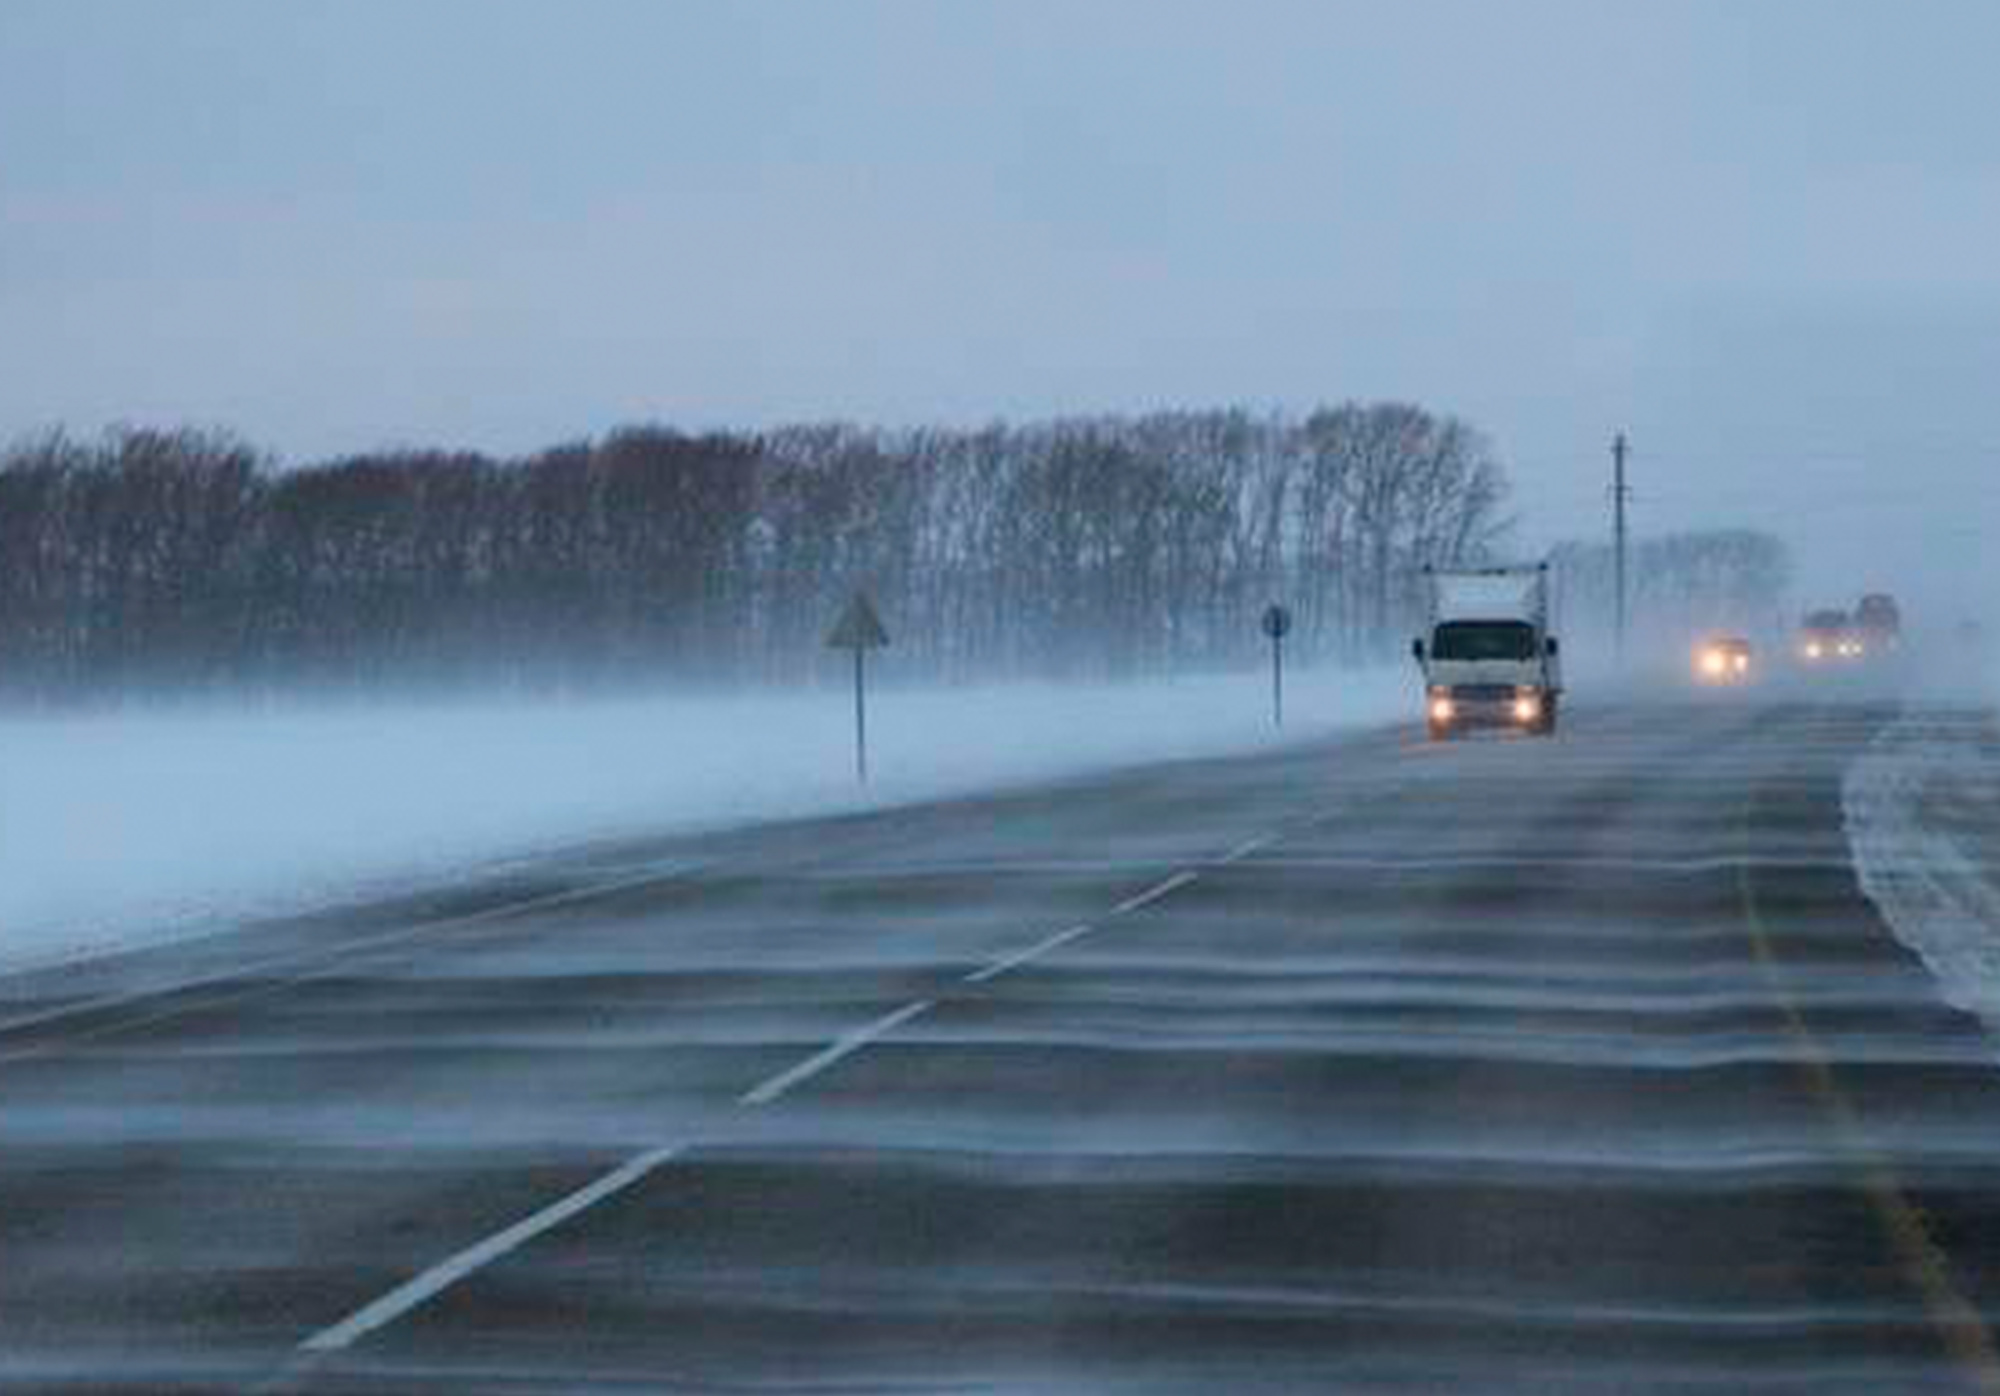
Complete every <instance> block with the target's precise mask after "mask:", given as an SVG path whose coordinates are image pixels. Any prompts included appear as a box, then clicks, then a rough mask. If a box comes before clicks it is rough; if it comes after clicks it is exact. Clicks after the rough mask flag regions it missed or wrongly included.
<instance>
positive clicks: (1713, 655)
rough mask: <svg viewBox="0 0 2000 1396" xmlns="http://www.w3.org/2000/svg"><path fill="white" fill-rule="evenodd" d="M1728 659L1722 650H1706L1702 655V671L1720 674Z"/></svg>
mask: <svg viewBox="0 0 2000 1396" xmlns="http://www.w3.org/2000/svg"><path fill="white" fill-rule="evenodd" d="M1727 664H1728V661H1727V660H1726V659H1725V658H1724V656H1723V653H1722V651H1721V650H1704V651H1703V652H1702V656H1701V671H1702V673H1704V674H1720V673H1721V672H1722V671H1723V669H1724V668H1726V667H1727Z"/></svg>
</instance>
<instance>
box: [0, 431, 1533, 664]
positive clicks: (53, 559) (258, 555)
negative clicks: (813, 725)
mask: <svg viewBox="0 0 2000 1396" xmlns="http://www.w3.org/2000/svg"><path fill="white" fill-rule="evenodd" d="M1506 495H1507V481H1506V476H1505V473H1504V471H1503V469H1502V466H1501V464H1500V462H1499V460H1498V459H1497V457H1496V455H1495V453H1494V450H1493V448H1492V447H1491V445H1490V444H1489V443H1488V442H1487V440H1486V439H1485V438H1484V437H1483V436H1482V435H1481V434H1480V433H1479V432H1478V431H1476V430H1475V429H1473V428H1472V427H1470V426H1468V425H1466V424H1465V423H1463V422H1461V421H1458V420H1456V419H1453V418H1451V417H1447V416H1440V415H1437V414H1434V413H1431V412H1429V411H1426V410H1424V409H1422V408H1419V407H1415V406H1411V405H1407V404H1398V403H1374V404H1359V403H1353V404H1345V405H1341V406H1334V407H1328V408H1324V409H1321V410H1318V411H1315V412H1312V413H1311V414H1309V415H1306V416H1304V417H1291V416H1286V415H1282V414H1277V413H1253V412H1249V411H1244V410H1219V411H1188V412H1162V413H1154V414H1150V415H1145V416H1136V417H1092V418H1078V419H1067V420H1057V421H1049V422H1039V423H1031V424H1026V425H1004V424H996V425H992V426H988V427H984V428H980V429H977V430H941V429H913V430H882V429H873V428H865V427H856V426H848V425H825V426H799V427H787V428H782V429H777V430H772V431H768V432H759V433H748V432H716V433H708V434H687V433H683V432H679V431H676V430H672V429H669V428H664V427H658V426H636V427H628V428H624V429H620V430H617V431H613V432H611V433H609V434H608V435H605V436H603V437H601V438H598V439H595V440H590V441H579V442H574V443H570V444H565V445H559V446H555V447H552V448H549V449H547V450H542V451H538V452H535V453H532V454H529V455H525V456H520V457H514V458H504V459H503V458H496V457H492V456H488V455H482V454H476V453H467V452H447V451H434V450H421V449H399V450H391V451H380V452H372V453H368V454H363V455H356V456H351V457H346V458H342V459H337V460H332V461H327V462H322V463H316V464H310V465H304V466H286V465H283V464H281V463H279V462H277V461H275V460H274V459H272V458H271V457H269V456H268V455H266V454H265V453H262V452H260V451H258V450H256V449H254V448H252V447H251V446H249V445H248V444H246V443H245V442H243V441H242V440H240V439H238V438H237V437H235V436H233V435H231V434H229V433H227V432H221V431H213V430H194V429H177V430H156V429H143V428H125V429H119V430H116V431H112V432H109V433H107V434H105V435H103V436H101V437H97V438H92V439H78V438H76V437H74V436H71V435H68V434H65V433H61V432H56V433H52V434H49V435H46V436H42V437H38V438H34V439H30V440H26V441H23V442H20V443H17V444H16V445H14V446H12V447H11V448H9V449H7V450H6V451H4V452H0V692H4V693H5V694H7V695H10V696H12V697H14V698H16V699H22V698H26V699H33V700H57V701H60V700H66V699H72V698H76V697H87V696H91V695H100V694H117V693H123V692H130V691H136V690H140V689H167V690H192V691H201V690H214V689H223V688H246V687H247V688H257V687H260V686H313V687H324V686H332V687H336V688H338V687H353V688H357V689H374V688H380V687H389V686H393V687H415V688H423V687H431V686H443V687H456V686H466V685H471V686H479V687H485V688H498V689H503V690H530V691H535V690H546V689H564V690H566V689H575V688H597V687H620V686H634V685H647V684H653V683H658V682H664V681H669V680H671V681H681V682H698V683H710V682H714V683H742V682H772V683H791V682H798V681H801V680H810V679H812V678H814V677H815V676H819V675H823V674H825V673H826V672H827V668H828V666H827V665H826V663H825V658H824V655H823V653H822V650H821V640H822V637H823V633H824V629H825V626H826V624H827V622H828V620H829V619H830V618H831V616H832V615H833V614H834V612H835V611H836V610H837V609H838V608H839V606H840V604H841V603H842V602H843V601H844V600H845V598H846V597H847V595H849V594H850V593H851V592H852V591H854V590H856V589H867V590H868V591H870V592H871V593H872V594H873V595H874V596H875V598H876V600H877V602H878V604H879V606H880V608H881V610H882V611H883V613H884V615H885V616H886V618H887V620H888V624H889V627H890V629H891V632H892V634H893V635H894V637H895V643H896V646H897V649H896V653H895V663H896V671H897V672H898V673H900V674H907V675H910V676H921V677H926V678H937V679H944V680H952V681H958V680H971V679H983V678H996V677H1082V676H1087V677H1112V676H1127V675H1141V674H1152V673H1162V672H1170V671H1175V670H1184V669H1196V668H1213V667H1221V666H1226V665H1231V664H1235V663H1239V662H1241V661H1243V660H1244V659H1245V658H1247V657H1248V655H1249V654H1250V653H1251V652H1252V651H1253V650H1254V648H1255V647H1256V646H1257V645H1258V644H1259V643H1261V642H1260V640H1259V638H1258V636H1257V632H1256V617H1257V615H1258V614H1259V613H1260V612H1261V610H1262V609H1263V607H1264V606H1265V605H1267V604H1268V603H1269V602H1271V601H1273V600H1282V601H1284V602H1286V603H1288V604H1289V605H1290V606H1291V607H1292V609H1293V611H1294V613H1295V615H1296V617H1297V628H1296V630H1295V632H1294V638H1293V641H1292V643H1293V644H1294V646H1295V648H1296V649H1297V650H1298V651H1300V652H1301V653H1302V655H1303V657H1305V658H1308V659H1318V658H1337V659H1342V660H1361V659H1366V658H1371V657H1376V656H1386V655H1389V654H1391V653H1393V652H1395V651H1396V650H1397V649H1398V648H1399V646H1400V643H1401V641H1402V640H1403V638H1404V637H1405V636H1406V635H1407V633H1408V631H1409V629H1410V625H1411V620H1412V617H1413V614H1414V611H1415V608H1416V607H1417V605H1418V603H1419V589H1418V585H1417V572H1418V568H1419V567H1420V566H1421V565H1422V564H1423V563H1426V562H1437V563H1447V564H1448V563H1459V562H1468V561H1476V560H1479V559H1481V558H1484V557H1485V556H1487V555H1488V553H1489V552H1490V551H1491V549H1492V548H1493V547H1494V545H1495V543H1496V541H1497V540H1498V539H1499V538H1500V537H1501V536H1502V534H1503V533H1504V531H1505V528H1506V520H1505V518H1504V515H1503V508H1504V504H1505V499H1506Z"/></svg>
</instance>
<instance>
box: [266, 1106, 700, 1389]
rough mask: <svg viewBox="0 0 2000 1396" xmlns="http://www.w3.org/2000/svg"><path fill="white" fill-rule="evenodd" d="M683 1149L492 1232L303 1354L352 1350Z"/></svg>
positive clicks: (661, 1151)
mask: <svg viewBox="0 0 2000 1396" xmlns="http://www.w3.org/2000/svg"><path fill="white" fill-rule="evenodd" d="M682 1147H683V1146H681V1145H678V1144H671V1145H667V1146H665V1147H663V1148H658V1149H648V1150H647V1151H646V1152H645V1153H643V1154H638V1155H635V1156H634V1157H632V1158H630V1159H627V1160H626V1161H625V1162H624V1163H622V1164H620V1165H619V1166H618V1167H616V1168H614V1169H612V1170H611V1171H610V1172H609V1173H606V1174H605V1175H604V1176H603V1177H601V1178H599V1179H598V1180H597V1181H596V1182H593V1183H589V1184H586V1185H585V1186H583V1187H580V1188H578V1189H577V1190H576V1191H575V1192H573V1193H571V1194H569V1195H568V1196H567V1197H564V1198H561V1199H560V1200H558V1201H555V1202H551V1203H550V1204H549V1205H548V1206H546V1207H544V1208H542V1210H541V1211H539V1212H537V1213H535V1214H534V1215H533V1216H531V1217H524V1218H522V1219H521V1220H520V1221H517V1222H515V1223H514V1224H513V1225H512V1226H510V1227H508V1228H507V1229H506V1230H504V1231H496V1232H494V1233H493V1234H492V1235H491V1236H489V1237H487V1238H486V1239H485V1240H484V1241H481V1242H479V1243H478V1244H477V1245H472V1246H468V1247H466V1248H465V1249H464V1250H462V1251H460V1252H459V1253H458V1254H457V1255H455V1256H452V1257H451V1258H450V1259H449V1260H445V1261H441V1262H440V1263H438V1264H436V1265H433V1266H432V1267H431V1268H430V1269H428V1270H426V1271H424V1272H423V1274H421V1275H418V1276H417V1277H416V1278H415V1279H412V1280H410V1281H408V1282H407V1283H404V1284H401V1285H398V1286H397V1287H396V1288H394V1289H392V1290H390V1291H389V1292H388V1293H387V1294H385V1295H383V1296H382V1297H381V1298H380V1299H377V1300H376V1301H375V1302H374V1303H372V1304H368V1305H366V1306H364V1307H362V1308H359V1309H356V1310H355V1311H354V1312H353V1313H352V1314H349V1315H348V1316H347V1317H346V1318H344V1319H342V1320H341V1321H340V1322H339V1323H336V1324H334V1325H333V1326H332V1327H330V1328H322V1329H321V1330H320V1331H319V1332H317V1333H315V1334H313V1335H312V1336H311V1337H310V1338H307V1339H306V1340H305V1341H304V1342H303V1343H300V1344H299V1350H300V1351H302V1352H311V1353H326V1352H338V1351H340V1350H341V1349H342V1348H345V1347H350V1346H352V1345H353V1344H354V1342H355V1341H356V1340H357V1339H359V1338H363V1337H365V1336H367V1335H368V1334H370V1333H372V1332H374V1331H375V1330H376V1329H378V1328H381V1327H383V1326H385V1325H387V1324H391V1323H394V1322H395V1321H396V1320H397V1319H399V1318H401V1317H402V1316H403V1315H404V1314H407V1313H409V1312H410V1310H412V1309H414V1308H416V1307H417V1306H419V1305H420V1304H423V1303H426V1302H427V1301H429V1300H431V1299H434V1298H436V1297H437V1296H438V1295H439V1294H442V1293H443V1292H444V1291H445V1290H447V1289H449V1288H451V1287H452V1286H453V1285H455V1284H457V1283H458V1282H459V1281H460V1280H462V1279H464V1278H465V1277H466V1276H468V1275H470V1274H472V1273H473V1272H474V1271H477V1270H481V1269H484V1268H485V1267H486V1266H488V1265H491V1264H492V1263H493V1262H494V1261H496V1260H498V1259H499V1258H500V1257H501V1256H503V1255H505V1254H507V1252H509V1251H511V1250H514V1249H516V1248H517V1247H520V1246H522V1245H525V1244H526V1243H527V1242H529V1241H532V1240H534V1239H535V1237H537V1236H539V1235H541V1234H542V1233H543V1232H545V1231H548V1230H550V1229H551V1228H552V1227H556V1226H560V1225H561V1224H562V1223H563V1222H565V1221H568V1220H569V1219H570V1218H571V1217H573V1216H575V1215H576V1214H577V1213H579V1212H581V1211H583V1210H584V1209H586V1208H588V1207H592V1206H595V1205H596V1204H597V1203H599V1202H602V1201H603V1200H604V1199H605V1198H607V1197H610V1196H611V1195H612V1194H614V1193H618V1192H623V1191H624V1190H625V1189H626V1188H629V1187H631V1186H632V1184H634V1183H636V1182H638V1181H639V1180H640V1179H641V1178H643V1177H645V1176H646V1175H647V1174H648V1173H651V1172H652V1171H653V1170H654V1169H656V1168H658V1167H660V1166H661V1165H662V1164H664V1163H668V1162H671V1161H672V1160H673V1159H674V1158H675V1157H677V1156H678V1155H679V1154H680V1153H681V1151H682Z"/></svg>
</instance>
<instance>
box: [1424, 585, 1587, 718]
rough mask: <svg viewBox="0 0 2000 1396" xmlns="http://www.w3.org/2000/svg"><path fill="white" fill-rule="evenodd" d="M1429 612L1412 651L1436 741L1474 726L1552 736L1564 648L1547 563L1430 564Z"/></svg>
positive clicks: (1558, 703)
mask: <svg viewBox="0 0 2000 1396" xmlns="http://www.w3.org/2000/svg"><path fill="white" fill-rule="evenodd" d="M1424 576H1425V582H1426V587H1427V590H1428V592H1429V605H1430V613H1429V618H1428V622H1427V628H1426V632H1425V634H1424V635H1422V636H1420V637H1419V638H1418V639H1416V640H1415V641H1413V642H1412V643H1411V645H1410V649H1411V652H1412V653H1413V654H1415V656H1416V660H1417V665H1418V667H1419V668H1420V669H1422V670H1423V675H1424V719H1425V722H1426V725H1427V726H1428V727H1429V729H1430V734H1431V738H1432V740H1434V741H1438V740H1443V739H1444V738H1446V737H1449V736H1452V735H1453V734H1454V733H1457V732H1460V731H1462V730H1464V729H1466V728H1469V727H1511V728H1516V729H1519V730H1521V731H1526V732H1533V733H1535V734H1537V735H1539V736H1544V737H1547V736H1553V735H1554V734H1555V730H1556V714H1557V710H1558V708H1559V706H1560V705H1561V702H1562V692H1563V683H1562V646H1561V645H1560V644H1559V643H1558V642H1557V640H1556V637H1555V636H1554V635H1553V634H1551V633H1550V629H1549V625H1550V617H1549V568H1548V564H1547V563H1536V564H1532V565H1530V566H1525V567H1479V568H1457V569H1450V570H1447V569H1444V568H1428V567H1427V568H1425V569H1424Z"/></svg>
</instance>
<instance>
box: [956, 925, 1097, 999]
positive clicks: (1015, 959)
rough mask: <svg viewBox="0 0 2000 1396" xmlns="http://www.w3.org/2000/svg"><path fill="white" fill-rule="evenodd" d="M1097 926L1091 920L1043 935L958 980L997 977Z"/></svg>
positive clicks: (966, 981)
mask: <svg viewBox="0 0 2000 1396" xmlns="http://www.w3.org/2000/svg"><path fill="white" fill-rule="evenodd" d="M1096 929H1097V927H1096V926H1095V925H1094V924H1092V923H1091V922H1088V921H1086V922H1084V923H1083V924H1082V925H1080V926H1071V927H1070V928H1069V929H1068V930H1066V931H1057V932H1056V933H1055V934H1054V935H1052V936H1044V937H1042V939H1040V940H1038V941H1036V942H1035V943H1034V944H1033V945H1030V946H1029V947H1028V948H1027V949H1025V950H1016V951H1014V952H1013V953H1012V954H1010V955H1002V956H1001V957H1000V958H999V959H997V960H995V961H994V962H993V963H992V964H990V965H987V966H986V967H985V968H984V969H976V970H974V971H973V972H972V973H970V974H968V975H966V976H965V978H964V979H962V980H960V981H959V982H960V983H963V984H984V983H985V982H986V981H987V980H989V979H998V978H999V977H1000V976H1001V975H1003V974H1005V973H1007V972H1008V971H1009V970H1016V969H1019V968H1021V966H1023V965H1025V964H1028V963H1030V962H1031V961H1034V960H1039V959H1041V958H1042V956H1044V955H1046V954H1048V953H1049V952H1050V951H1051V950H1060V949H1061V948H1062V947H1063V946H1065V945H1068V944H1069V943H1070V942H1071V941H1073V940H1076V939H1077V938H1079V937H1080V936H1087V935H1089V934H1090V933H1091V932H1092V931H1094V930H1096Z"/></svg>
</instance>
